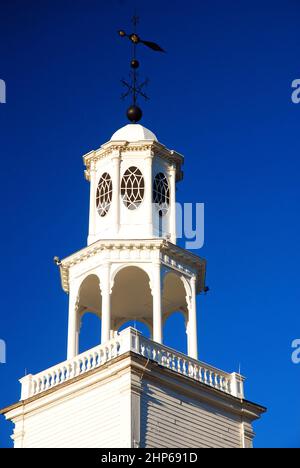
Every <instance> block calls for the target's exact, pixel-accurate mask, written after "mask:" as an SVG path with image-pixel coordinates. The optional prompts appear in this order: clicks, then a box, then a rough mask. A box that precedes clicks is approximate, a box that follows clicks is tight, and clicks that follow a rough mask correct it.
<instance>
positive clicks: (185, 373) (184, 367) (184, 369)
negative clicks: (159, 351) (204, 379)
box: [182, 359, 187, 375]
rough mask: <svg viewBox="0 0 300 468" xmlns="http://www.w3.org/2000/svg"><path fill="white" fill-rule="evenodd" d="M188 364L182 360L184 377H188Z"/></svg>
mask: <svg viewBox="0 0 300 468" xmlns="http://www.w3.org/2000/svg"><path fill="white" fill-rule="evenodd" d="M186 364H187V362H186V360H185V359H183V360H182V373H183V375H187V372H186V370H187V369H186Z"/></svg>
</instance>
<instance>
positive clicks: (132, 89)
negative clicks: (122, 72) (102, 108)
mask: <svg viewBox="0 0 300 468" xmlns="http://www.w3.org/2000/svg"><path fill="white" fill-rule="evenodd" d="M138 22H139V17H138V16H136V15H134V16H133V17H132V24H133V33H131V34H127V33H126V32H125V31H123V30H120V31H118V32H119V36H121V37H127V38H128V39H129V40H130V41H131V42H132V44H133V52H132V59H131V62H130V67H131V73H130V82H129V83H128V82H127V81H125V80H124V79H122V80H121V83H122V84H123V85H124V86H125V87H126V88H127V91H126V92H125V93H123V94H122V96H121V97H122V99H125V98H126V97H127V96H128V95H129V94H131V95H132V105H131V106H130V107H129V108H128V110H127V117H128V119H129V120H130V121H131V122H133V123H136V122H138V121H139V120H141V118H142V115H143V112H142V110H141V108H140V107H139V106H138V105H137V100H138V96H142V97H143V98H144V99H145V100H148V99H149V97H148V96H147V95H146V94H145V93H144V92H143V88H144V87H145V86H146V85H147V84H148V79H146V80H145V81H143V82H142V83H139V82H138V72H137V70H138V68H139V66H140V63H139V61H138V60H137V58H136V57H137V46H138V44H144V45H145V46H146V47H149V48H150V49H152V50H154V51H156V52H164V50H163V49H162V48H161V47H160V46H159V45H158V44H156V43H155V42H150V41H144V40H142V39H141V38H140V37H139V36H138V34H137V33H136V28H137V24H138Z"/></svg>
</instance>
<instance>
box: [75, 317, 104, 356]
mask: <svg viewBox="0 0 300 468" xmlns="http://www.w3.org/2000/svg"><path fill="white" fill-rule="evenodd" d="M100 334H101V320H100V318H99V317H98V315H96V314H94V313H93V312H85V313H84V314H83V316H82V317H81V327H80V339H79V353H83V351H86V350H88V349H91V348H94V346H97V345H99V344H100Z"/></svg>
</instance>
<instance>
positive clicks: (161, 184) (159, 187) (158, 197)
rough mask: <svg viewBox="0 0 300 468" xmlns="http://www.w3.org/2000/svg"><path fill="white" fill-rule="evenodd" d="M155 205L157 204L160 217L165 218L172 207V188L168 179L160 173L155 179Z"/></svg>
mask: <svg viewBox="0 0 300 468" xmlns="http://www.w3.org/2000/svg"><path fill="white" fill-rule="evenodd" d="M153 203H155V206H156V208H157V210H158V213H159V215H160V216H164V215H166V214H167V213H168V211H169V205H170V188H169V182H168V179H167V178H166V176H165V174H163V173H162V172H159V173H158V174H156V176H155V177H154V181H153Z"/></svg>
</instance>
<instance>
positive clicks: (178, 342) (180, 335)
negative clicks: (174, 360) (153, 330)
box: [164, 312, 187, 354]
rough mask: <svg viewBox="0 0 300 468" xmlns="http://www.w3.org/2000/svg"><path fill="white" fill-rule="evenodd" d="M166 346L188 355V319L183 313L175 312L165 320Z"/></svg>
mask: <svg viewBox="0 0 300 468" xmlns="http://www.w3.org/2000/svg"><path fill="white" fill-rule="evenodd" d="M164 344H165V345H166V346H169V347H170V348H173V349H176V350H178V351H180V352H181V353H184V354H187V335H186V318H185V316H184V314H183V313H182V312H174V313H173V314H171V315H170V316H169V317H168V318H167V319H166V320H165V322H164Z"/></svg>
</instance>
